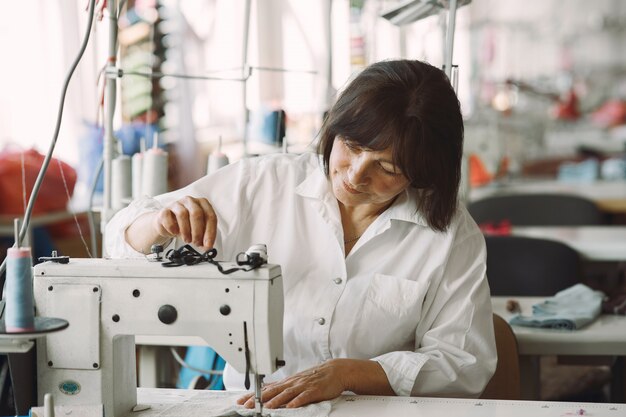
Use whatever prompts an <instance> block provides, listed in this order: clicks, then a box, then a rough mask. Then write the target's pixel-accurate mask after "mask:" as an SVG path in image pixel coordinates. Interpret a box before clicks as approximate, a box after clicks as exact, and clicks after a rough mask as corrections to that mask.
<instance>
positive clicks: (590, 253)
mask: <svg viewBox="0 0 626 417" xmlns="http://www.w3.org/2000/svg"><path fill="white" fill-rule="evenodd" d="M511 235H513V236H525V237H534V238H541V239H551V240H556V241H559V242H562V243H565V244H567V245H569V246H571V247H572V248H574V249H575V250H576V251H577V252H578V253H580V254H581V255H582V257H583V258H585V259H587V260H589V261H612V262H621V261H626V226H571V227H570V226H536V227H534V226H533V227H530V226H525V227H521V226H514V227H513V228H512V230H511Z"/></svg>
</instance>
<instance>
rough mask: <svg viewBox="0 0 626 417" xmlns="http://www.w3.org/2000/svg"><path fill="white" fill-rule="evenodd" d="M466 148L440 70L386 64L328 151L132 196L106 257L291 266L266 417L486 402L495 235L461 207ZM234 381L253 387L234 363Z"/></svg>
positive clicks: (339, 121) (367, 73)
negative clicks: (168, 248) (347, 403)
mask: <svg viewBox="0 0 626 417" xmlns="http://www.w3.org/2000/svg"><path fill="white" fill-rule="evenodd" d="M462 148H463V120H462V117H461V112H460V108H459V103H458V100H457V98H456V95H455V94H454V91H453V90H452V88H451V86H450V83H449V82H448V79H447V78H446V76H445V75H444V74H443V72H442V71H440V70H439V69H437V68H435V67H432V66H430V65H428V64H425V63H422V62H419V61H405V60H400V61H386V62H379V63H376V64H373V65H371V66H369V67H368V68H366V69H365V70H363V71H362V72H361V73H360V74H359V75H358V76H357V77H356V78H355V79H354V80H353V81H352V82H351V83H350V84H349V85H348V86H347V88H346V89H345V90H344V91H343V92H342V93H341V95H340V97H339V98H338V100H337V102H336V103H335V105H334V106H333V108H332V109H331V111H330V113H329V115H328V117H327V119H326V121H325V123H324V126H323V128H322V131H321V138H320V141H319V145H318V154H304V155H301V156H295V155H272V156H267V157H263V158H255V159H244V160H242V161H240V162H238V163H236V164H233V165H230V166H228V167H226V168H223V169H221V170H219V171H218V172H216V173H215V174H212V175H210V176H207V177H204V178H202V179H200V180H198V181H197V182H195V183H193V184H191V185H189V186H188V187H186V188H184V189H182V190H179V191H175V192H172V193H169V194H165V195H162V196H159V197H157V198H156V199H154V200H153V199H142V200H139V201H135V202H133V204H132V205H131V206H129V207H128V208H127V209H125V210H124V211H123V212H121V213H119V214H118V215H117V216H116V217H115V218H114V219H113V220H112V221H111V222H110V224H109V226H108V228H107V231H108V233H107V236H108V237H109V239H108V241H107V247H108V250H109V253H110V254H111V255H113V256H132V255H139V254H140V253H148V251H149V248H150V246H151V245H152V244H153V243H163V244H166V243H168V242H170V241H171V240H172V238H174V237H176V238H178V240H180V241H182V242H187V243H191V244H194V245H196V246H198V247H201V248H202V249H206V248H209V247H215V248H216V249H217V250H218V253H220V256H221V258H222V259H234V257H235V255H236V253H238V252H240V251H241V250H243V249H245V248H247V247H249V246H250V245H252V244H255V243H266V244H267V248H268V256H269V261H270V262H271V263H276V264H279V265H281V267H282V274H283V286H284V294H285V318H284V356H285V360H286V363H287V365H286V366H285V367H283V368H281V369H280V370H279V371H278V372H276V373H275V374H274V375H271V376H269V377H267V378H266V381H269V383H268V384H266V386H265V388H264V390H263V402H264V405H265V406H266V407H268V408H274V407H280V406H286V407H299V406H302V405H305V404H308V403H312V402H317V401H322V400H327V399H331V398H335V397H337V396H338V395H340V394H341V393H342V392H343V391H352V392H354V393H357V394H377V395H405V396H408V395H424V396H477V395H479V394H480V393H481V392H482V389H483V388H484V386H485V385H486V384H487V382H488V381H489V379H490V377H491V375H492V373H493V371H494V369H495V364H496V351H495V343H494V336H493V324H492V311H491V303H490V298H489V288H488V285H487V280H486V278H485V244H484V239H483V237H482V235H481V233H480V231H479V230H478V228H477V226H476V224H475V223H474V222H473V221H472V220H471V218H470V216H469V215H468V213H467V211H466V210H465V209H464V208H463V207H462V206H460V205H458V204H457V192H458V187H459V181H460V165H461V155H462ZM182 242H177V243H176V246H177V247H178V246H179V245H180V244H182ZM272 381H273V382H272ZM224 382H225V384H226V387H227V388H241V387H242V386H243V376H242V375H240V374H237V373H236V372H235V371H234V370H233V369H231V368H227V369H226V372H225V375H224ZM240 403H244V404H245V405H246V406H248V407H252V406H253V399H252V398H251V396H249V395H248V396H245V397H242V398H241V399H240Z"/></svg>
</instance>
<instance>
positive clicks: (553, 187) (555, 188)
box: [469, 179, 626, 213]
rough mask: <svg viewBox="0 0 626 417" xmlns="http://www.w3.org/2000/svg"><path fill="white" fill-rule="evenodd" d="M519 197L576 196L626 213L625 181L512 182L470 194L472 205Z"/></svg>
mask: <svg viewBox="0 0 626 417" xmlns="http://www.w3.org/2000/svg"><path fill="white" fill-rule="evenodd" d="M519 193H557V194H558V193H562V194H576V195H580V196H582V197H586V198H588V199H590V200H593V201H595V202H596V204H597V205H598V206H599V207H600V209H602V210H604V211H608V212H616V213H624V212H626V180H619V181H592V182H566V181H558V180H528V179H527V180H511V181H504V182H498V183H493V184H490V185H487V186H484V187H479V188H472V189H471V190H470V192H469V201H476V200H480V199H481V198H485V197H488V196H493V195H506V194H519Z"/></svg>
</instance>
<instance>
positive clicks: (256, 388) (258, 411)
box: [254, 375, 263, 417]
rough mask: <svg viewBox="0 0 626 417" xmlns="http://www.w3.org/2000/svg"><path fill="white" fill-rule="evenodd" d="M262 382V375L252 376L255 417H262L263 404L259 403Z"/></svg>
mask: <svg viewBox="0 0 626 417" xmlns="http://www.w3.org/2000/svg"><path fill="white" fill-rule="evenodd" d="M262 381H263V375H254V382H255V384H254V407H255V409H256V410H255V411H256V415H257V417H261V416H262V415H263V403H262V402H261V382H262Z"/></svg>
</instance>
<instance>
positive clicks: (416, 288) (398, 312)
mask: <svg viewBox="0 0 626 417" xmlns="http://www.w3.org/2000/svg"><path fill="white" fill-rule="evenodd" d="M429 285H430V281H426V282H421V281H419V282H418V281H411V280H408V279H404V278H399V277H395V276H392V275H384V274H375V275H374V277H373V278H372V281H371V283H370V285H369V288H368V289H367V293H366V302H367V303H370V304H373V306H372V307H375V308H376V309H379V310H380V311H381V312H382V313H384V314H385V315H390V316H393V317H396V318H399V319H408V318H409V317H410V319H409V320H408V321H409V322H413V323H417V321H419V319H420V316H421V311H422V305H423V303H424V297H425V296H426V292H427V291H428V287H429Z"/></svg>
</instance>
